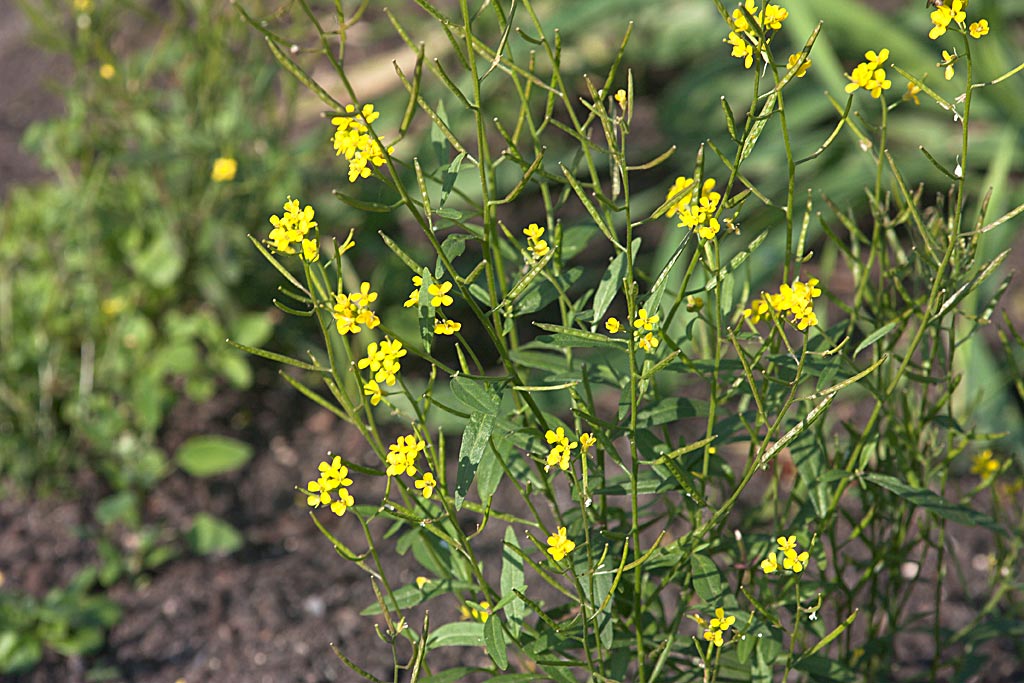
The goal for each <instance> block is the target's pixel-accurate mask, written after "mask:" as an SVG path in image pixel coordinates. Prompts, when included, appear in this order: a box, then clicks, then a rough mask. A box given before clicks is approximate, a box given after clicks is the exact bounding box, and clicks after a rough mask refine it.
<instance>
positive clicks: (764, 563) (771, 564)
mask: <svg viewBox="0 0 1024 683" xmlns="http://www.w3.org/2000/svg"><path fill="white" fill-rule="evenodd" d="M761 571H763V572H764V573H765V574H773V573H775V572H777V571H779V559H778V557H777V556H776V555H775V553H770V554H769V555H768V557H766V558H764V559H763V560H761Z"/></svg>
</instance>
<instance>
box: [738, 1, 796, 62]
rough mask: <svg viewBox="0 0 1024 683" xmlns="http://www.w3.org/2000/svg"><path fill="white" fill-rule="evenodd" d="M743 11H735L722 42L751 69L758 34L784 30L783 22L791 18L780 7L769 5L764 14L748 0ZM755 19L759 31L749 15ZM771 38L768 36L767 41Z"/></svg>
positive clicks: (784, 9) (787, 12) (786, 11)
mask: <svg viewBox="0 0 1024 683" xmlns="http://www.w3.org/2000/svg"><path fill="white" fill-rule="evenodd" d="M743 9H745V10H746V12H745V13H744V11H743V10H742V9H734V10H733V11H732V18H731V19H729V28H730V29H732V30H731V31H730V32H729V35H728V36H727V37H726V38H725V40H723V41H722V42H725V43H729V45H731V46H732V56H733V57H736V58H737V59H742V60H743V66H744V67H745V68H747V69H749V68H750V67H751V66H752V65H753V63H754V46H755V45H757V44H758V43H759V41H760V39H759V38H758V33H765V34H767V32H768V31H777V30H779V29H780V28H782V22H784V21H785V20H786V19H787V18H789V11H788V10H786V8H784V7H781V6H779V5H772V4H770V3H769V4H767V5H765V7H764V12H762V11H761V9H760V8H759V7H758V6H757V5H756V4H754V0H746V2H744V3H743ZM748 14H749V15H750V17H752V18H753V20H754V24H756V26H757V29H755V28H754V26H753V25H751V22H750V19H748V18H747V15H748ZM768 40H769V38H768V37H767V36H766V37H765V41H766V42H767V41H768Z"/></svg>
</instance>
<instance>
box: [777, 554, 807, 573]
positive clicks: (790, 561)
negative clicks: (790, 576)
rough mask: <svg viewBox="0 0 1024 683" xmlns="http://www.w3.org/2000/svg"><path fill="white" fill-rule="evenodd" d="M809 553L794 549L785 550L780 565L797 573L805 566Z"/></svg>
mask: <svg viewBox="0 0 1024 683" xmlns="http://www.w3.org/2000/svg"><path fill="white" fill-rule="evenodd" d="M808 558H809V555H808V553H807V551H806V550H805V551H803V552H802V553H797V551H795V550H787V551H786V552H785V557H783V558H782V566H783V568H785V569H791V570H793V571H794V572H795V573H797V574H799V573H800V572H802V571H803V570H804V568H805V567H806V566H807V560H808Z"/></svg>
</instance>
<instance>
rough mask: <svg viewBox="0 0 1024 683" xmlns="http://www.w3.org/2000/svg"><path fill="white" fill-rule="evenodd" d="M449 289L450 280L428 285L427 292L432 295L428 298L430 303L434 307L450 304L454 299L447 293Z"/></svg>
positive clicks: (450, 286)
mask: <svg viewBox="0 0 1024 683" xmlns="http://www.w3.org/2000/svg"><path fill="white" fill-rule="evenodd" d="M451 289H452V283H450V282H441V283H436V282H435V283H433V284H432V285H430V286H428V287H427V293H428V294H430V296H431V297H432V298H431V299H430V305H431V306H433V307H434V308H438V307H440V306H451V305H452V302H453V301H455V299H453V298H452V297H451V296H450V295H449V294H448V292H450V291H451Z"/></svg>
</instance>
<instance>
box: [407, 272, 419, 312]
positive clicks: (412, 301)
mask: <svg viewBox="0 0 1024 683" xmlns="http://www.w3.org/2000/svg"><path fill="white" fill-rule="evenodd" d="M412 284H413V286H414V287H415V288H416V289H414V290H412V291H411V292H409V298H408V299H406V300H405V303H404V304H402V305H403V306H405V307H406V308H412V307H413V306H415V305H417V304H419V302H420V287H422V286H423V278H422V277H420V276H419V275H413V276H412Z"/></svg>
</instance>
